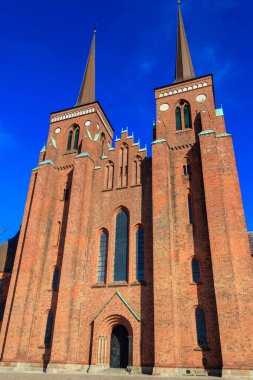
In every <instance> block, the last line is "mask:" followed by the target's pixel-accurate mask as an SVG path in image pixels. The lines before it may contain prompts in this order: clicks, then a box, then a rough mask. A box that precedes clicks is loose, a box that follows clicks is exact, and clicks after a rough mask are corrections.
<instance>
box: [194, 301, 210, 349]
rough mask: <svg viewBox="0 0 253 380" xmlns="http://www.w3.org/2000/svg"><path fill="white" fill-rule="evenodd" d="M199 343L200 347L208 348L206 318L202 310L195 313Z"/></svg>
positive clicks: (198, 309) (199, 309)
mask: <svg viewBox="0 0 253 380" xmlns="http://www.w3.org/2000/svg"><path fill="white" fill-rule="evenodd" d="M195 319H196V330H197V342H198V345H199V346H200V347H207V332H206V316H205V312H204V310H203V309H201V308H199V307H198V308H197V309H196V311H195Z"/></svg>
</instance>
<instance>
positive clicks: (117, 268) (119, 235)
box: [114, 209, 129, 281]
mask: <svg viewBox="0 0 253 380" xmlns="http://www.w3.org/2000/svg"><path fill="white" fill-rule="evenodd" d="M128 224H129V222H128V215H127V213H126V211H124V210H122V209H121V210H120V211H119V212H118V214H117V217H116V229H115V254H114V281H127V270H128Z"/></svg>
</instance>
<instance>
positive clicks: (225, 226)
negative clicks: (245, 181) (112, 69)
mask: <svg viewBox="0 0 253 380" xmlns="http://www.w3.org/2000/svg"><path fill="white" fill-rule="evenodd" d="M213 94H214V88H213V79H212V76H210V75H207V76H204V77H201V78H195V79H189V80H188V81H185V82H181V83H177V84H173V85H169V86H165V87H163V88H159V89H156V90H155V97H156V105H157V120H156V129H155V131H154V135H155V138H154V141H153V143H152V158H148V157H147V152H146V149H141V148H140V145H139V144H138V143H136V142H135V141H134V139H133V137H132V136H128V132H127V131H122V133H121V137H120V139H116V141H115V146H114V148H113V147H112V140H113V129H112V127H111V125H110V123H109V121H108V120H107V118H106V115H105V114H104V112H103V110H102V108H101V106H100V105H99V103H98V102H94V103H92V104H86V105H83V106H77V107H74V108H72V109H68V110H63V111H59V112H55V113H53V114H51V120H50V130H49V135H48V141H47V145H46V147H45V149H43V150H42V151H41V153H40V159H39V164H38V167H37V168H36V169H34V170H33V171H32V176H31V182H30V187H29V191H28V197H27V202H26V208H25V212H24V218H23V223H22V228H21V232H20V238H19V244H18V248H17V253H16V259H15V264H14V268H13V276H12V279H11V284H10V291H9V296H8V299H7V304H6V311H5V315H4V320H3V325H2V330H1V340H0V344H1V359H2V366H8V367H10V366H12V367H15V366H21V367H22V366H23V367H22V368H28V367H29V368H33V367H34V368H44V369H45V368H47V370H48V371H51V372H54V371H55V372H57V371H58V372H59V371H74V370H77V371H87V370H89V371H96V370H101V369H104V368H108V367H110V363H111V355H112V353H111V345H112V343H111V340H112V332H113V329H114V328H115V327H116V326H124V328H125V329H126V331H127V335H128V340H129V341H128V357H127V360H128V369H129V371H130V370H131V371H132V372H134V371H135V372H138V371H141V370H142V371H143V372H150V373H153V374H155V375H159V374H161V375H163V374H166V373H167V374H189V375H191V374H194V373H196V374H207V373H220V372H221V371H223V375H224V376H226V375H230V374H236V375H241V376H250V375H251V374H252V372H251V369H252V368H253V356H252V352H253V304H252V297H253V288H252V286H253V285H252V275H253V266H252V257H251V254H250V247H249V239H248V235H247V231H246V225H245V219H244V211H243V206H242V200H241V194H240V188H239V183H238V175H237V169H236V164H235V158H234V152H233V146H232V138H231V135H229V134H227V133H226V129H225V124H224V117H223V112H222V110H216V109H215V103H214V95H213ZM187 107H188V110H189V112H190V119H189V120H188V122H189V123H188V124H187V111H186V108H187ZM179 114H180V118H181V128H179V125H178V124H177V122H176V120H177V117H179V116H178V115H179ZM186 127H187V128H186ZM77 130H78V131H79V132H78V134H77V135H76V133H77V132H76V131H77ZM71 131H73V134H72V141H71V144H70V141H69V136H70V132H71ZM76 136H77V137H76ZM120 210H124V212H125V213H126V215H127V218H128V246H127V248H128V249H127V250H128V256H127V276H126V281H125V280H124V281H115V280H114V277H115V235H116V218H117V215H118V213H119V211H120ZM139 226H142V227H143V230H144V280H143V279H142V280H138V276H137V275H136V273H137V260H136V249H137V248H136V246H137V244H136V231H137V229H138V227H139ZM102 232H105V233H106V234H107V238H108V247H107V254H106V256H107V257H106V265H105V273H104V275H105V281H103V282H101V281H99V282H98V280H97V278H98V262H99V251H100V236H101V233H102ZM193 259H195V263H196V260H198V264H199V273H197V275H198V276H199V278H198V280H197V281H196V280H194V278H193V273H192V272H193ZM56 267H57V268H58V272H59V281H58V285H57V284H56V286H52V282H53V278H54V271H55V268H56ZM198 311H201V313H202V315H203V313H204V316H205V323H204V325H205V326H206V327H205V328H204V329H206V336H204V337H203V336H202V338H201V339H202V341H201V340H199V339H198V335H197V331H196V330H197V328H196V318H195V315H196V312H198ZM49 313H51V314H50V315H51V317H52V323H51V329H50V331H51V334H50V338H49V341H46V339H45V334H46V333H45V332H46V326H47V325H48V315H49ZM202 332H203V320H202ZM204 335H205V334H204Z"/></svg>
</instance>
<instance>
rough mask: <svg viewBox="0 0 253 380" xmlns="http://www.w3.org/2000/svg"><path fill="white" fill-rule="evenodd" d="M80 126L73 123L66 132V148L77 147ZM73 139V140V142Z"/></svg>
mask: <svg viewBox="0 0 253 380" xmlns="http://www.w3.org/2000/svg"><path fill="white" fill-rule="evenodd" d="M79 133H80V128H79V126H78V125H73V127H72V128H71V130H70V131H69V134H68V142H67V150H72V149H75V150H76V149H78V143H79ZM73 139H74V142H73Z"/></svg>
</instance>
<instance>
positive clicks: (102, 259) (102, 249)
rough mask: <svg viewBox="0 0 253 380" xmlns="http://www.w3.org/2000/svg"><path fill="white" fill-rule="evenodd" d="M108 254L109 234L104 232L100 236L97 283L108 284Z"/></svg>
mask: <svg viewBox="0 0 253 380" xmlns="http://www.w3.org/2000/svg"><path fill="white" fill-rule="evenodd" d="M107 252H108V233H107V232H106V231H102V233H101V235H100V244H99V256H98V273H97V282H106V261H107Z"/></svg>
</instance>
